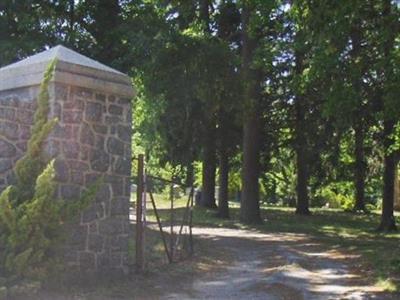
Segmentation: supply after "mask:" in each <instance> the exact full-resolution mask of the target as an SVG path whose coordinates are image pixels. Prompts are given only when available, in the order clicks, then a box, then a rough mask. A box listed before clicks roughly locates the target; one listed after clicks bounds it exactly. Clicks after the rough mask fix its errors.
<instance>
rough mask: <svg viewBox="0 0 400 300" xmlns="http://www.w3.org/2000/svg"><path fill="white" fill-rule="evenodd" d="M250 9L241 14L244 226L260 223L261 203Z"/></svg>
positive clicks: (258, 136) (241, 205)
mask: <svg viewBox="0 0 400 300" xmlns="http://www.w3.org/2000/svg"><path fill="white" fill-rule="evenodd" d="M250 14H251V12H250V8H249V7H248V5H246V4H245V5H244V7H243V11H242V25H243V34H242V47H243V48H242V62H243V66H242V76H243V82H245V83H246V86H245V87H244V103H246V106H245V112H244V121H243V122H244V124H243V165H242V195H241V204H240V219H241V221H242V222H244V223H248V224H249V223H260V222H261V215H260V203H259V197H260V196H259V185H258V178H259V172H260V171H259V168H260V167H259V159H260V158H259V156H260V150H259V142H260V125H259V115H258V114H259V112H258V109H257V106H258V105H257V104H258V103H257V102H258V96H259V84H258V81H257V79H258V78H257V77H258V76H256V74H255V71H254V70H252V69H251V68H250V64H251V61H252V59H253V54H254V49H255V41H254V39H252V38H250V37H249V34H248V32H247V31H248V24H249V20H250Z"/></svg>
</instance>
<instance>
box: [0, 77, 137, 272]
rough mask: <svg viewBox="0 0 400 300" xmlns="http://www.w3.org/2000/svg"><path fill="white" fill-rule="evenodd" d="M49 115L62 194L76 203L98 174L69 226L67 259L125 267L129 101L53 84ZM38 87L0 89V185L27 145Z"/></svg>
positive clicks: (72, 263) (84, 265)
mask: <svg viewBox="0 0 400 300" xmlns="http://www.w3.org/2000/svg"><path fill="white" fill-rule="evenodd" d="M49 91H50V97H51V100H50V117H57V118H58V120H59V122H58V124H57V125H56V128H55V129H54V131H53V132H52V133H51V134H50V136H49V139H48V144H47V145H46V152H47V153H48V154H49V155H51V156H52V157H56V163H55V168H56V174H57V175H56V176H57V178H56V180H57V182H58V183H59V185H58V194H57V197H58V198H62V199H65V200H67V201H68V200H77V199H79V197H80V196H81V194H82V191H83V190H84V189H85V188H86V187H88V186H90V185H91V184H93V182H94V181H95V180H96V179H97V178H99V177H100V176H101V177H102V178H103V184H102V186H101V188H100V189H99V190H98V192H97V195H96V199H95V200H94V202H93V204H92V205H91V207H89V208H88V209H86V210H85V211H84V212H83V213H82V214H81V216H79V218H77V220H76V221H74V222H73V223H72V224H69V225H68V230H67V232H68V239H67V241H66V243H65V248H64V253H65V262H66V264H67V266H68V268H69V269H71V270H76V271H79V272H93V273H94V272H100V273H101V272H102V271H107V272H109V271H110V270H113V271H117V272H125V271H126V268H127V263H128V262H127V259H128V237H129V235H130V232H129V198H130V172H131V162H130V157H131V108H130V99H124V98H119V97H117V96H115V95H110V94H102V93H96V92H95V91H93V90H90V89H85V88H80V87H75V86H70V85H63V84H60V83H51V84H50V86H49ZM37 93H38V87H30V88H23V89H17V90H13V91H3V92H0V189H3V188H4V187H5V186H6V185H9V184H12V183H13V172H12V167H13V165H14V164H15V162H16V161H17V160H18V158H20V157H21V156H22V154H23V152H24V151H25V150H26V142H27V140H28V138H29V136H30V126H31V124H32V122H33V114H34V109H35V107H36V96H37Z"/></svg>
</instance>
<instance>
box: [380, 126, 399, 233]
mask: <svg viewBox="0 0 400 300" xmlns="http://www.w3.org/2000/svg"><path fill="white" fill-rule="evenodd" d="M394 124H395V123H394V121H388V120H386V121H384V124H383V126H384V128H383V132H384V139H385V140H384V146H385V159H384V173H383V199H382V217H381V223H380V225H379V227H378V230H379V231H394V230H396V229H397V228H396V221H395V218H394V215H393V210H394V209H393V207H394V179H395V168H396V157H395V153H394V152H393V151H391V152H389V147H390V146H391V145H393V137H392V133H393V129H394Z"/></svg>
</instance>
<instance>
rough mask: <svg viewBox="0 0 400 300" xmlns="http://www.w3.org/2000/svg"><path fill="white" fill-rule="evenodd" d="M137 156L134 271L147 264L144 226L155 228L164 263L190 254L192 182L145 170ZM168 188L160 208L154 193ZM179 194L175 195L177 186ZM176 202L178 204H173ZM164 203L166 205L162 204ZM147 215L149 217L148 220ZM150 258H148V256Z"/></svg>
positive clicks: (145, 227)
mask: <svg viewBox="0 0 400 300" xmlns="http://www.w3.org/2000/svg"><path fill="white" fill-rule="evenodd" d="M135 159H137V177H134V178H133V182H135V183H136V184H137V187H136V200H135V201H134V212H135V214H134V215H135V218H134V221H135V233H136V238H135V250H136V251H135V254H136V255H135V258H136V259H135V260H136V266H137V270H138V271H143V270H144V269H145V266H146V265H147V263H146V259H147V257H148V255H147V254H148V253H146V249H147V247H146V243H148V241H147V239H146V229H147V230H148V229H151V230H157V231H158V233H159V239H161V241H162V245H163V250H164V254H165V256H166V259H167V261H168V263H173V262H177V261H180V260H183V259H185V258H188V257H190V256H192V255H193V252H194V250H193V235H192V228H193V194H194V189H193V186H191V187H186V186H185V185H183V184H182V183H180V182H178V181H175V180H169V179H165V178H161V177H157V176H152V175H151V174H148V173H146V162H145V159H144V156H143V155H139V156H138V158H135ZM166 189H168V196H167V199H166V200H165V199H164V201H163V204H164V206H163V207H162V209H160V207H159V206H160V203H159V201H157V199H156V195H159V194H160V191H161V190H163V192H164V194H165V192H166ZM179 189H180V190H182V191H184V192H183V195H177V190H179ZM177 203H179V205H176V204H177ZM166 204H168V206H167V207H165V205H166ZM148 215H150V216H151V218H152V219H153V220H149V218H148ZM149 259H150V258H149Z"/></svg>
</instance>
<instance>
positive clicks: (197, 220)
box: [148, 196, 400, 292]
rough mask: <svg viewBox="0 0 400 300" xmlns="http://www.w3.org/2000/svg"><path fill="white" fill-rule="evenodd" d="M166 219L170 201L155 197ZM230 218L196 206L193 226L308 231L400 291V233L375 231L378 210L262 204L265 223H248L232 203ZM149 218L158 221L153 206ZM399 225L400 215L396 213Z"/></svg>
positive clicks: (179, 208) (389, 288) (365, 272)
mask: <svg viewBox="0 0 400 300" xmlns="http://www.w3.org/2000/svg"><path fill="white" fill-rule="evenodd" d="M185 201H186V199H185V198H180V199H178V200H177V201H176V203H175V207H176V209H175V211H174V214H175V218H177V219H179V216H181V215H183V210H184V209H183V207H184V205H185ZM156 202H157V206H158V209H159V212H160V215H161V219H162V220H163V221H168V219H169V210H168V207H169V202H168V201H167V199H165V198H163V197H161V196H158V197H156ZM230 213H231V219H230V220H221V219H218V218H216V217H215V211H213V210H208V209H204V208H200V207H195V208H194V226H206V227H230V228H246V229H249V228H252V229H256V230H260V231H262V232H265V233H268V232H273V233H279V232H290V233H301V234H307V235H309V236H310V237H311V238H313V239H315V240H317V241H318V242H319V243H321V244H324V245H327V246H328V247H331V248H332V249H335V250H340V251H342V252H344V253H348V254H352V255H359V259H358V260H357V261H358V262H359V264H358V265H357V266H354V267H355V268H359V269H360V272H361V273H362V274H363V275H365V276H368V278H369V279H370V280H371V282H373V283H375V284H376V285H379V286H380V287H383V288H385V290H387V291H391V292H399V291H400V233H391V234H381V233H377V232H376V231H375V228H377V226H378V223H379V219H380V216H379V212H372V213H371V214H369V215H361V214H351V213H346V212H343V211H340V210H333V209H313V210H312V215H311V216H298V215H295V214H294V209H292V208H284V207H276V206H266V205H262V207H261V213H262V218H263V220H264V223H263V224H262V225H256V226H246V225H243V224H241V223H240V222H239V217H238V216H239V205H238V203H230ZM148 219H149V220H150V221H155V218H154V214H153V212H152V210H151V207H150V206H149V208H148ZM397 222H398V224H400V218H399V216H397Z"/></svg>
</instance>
